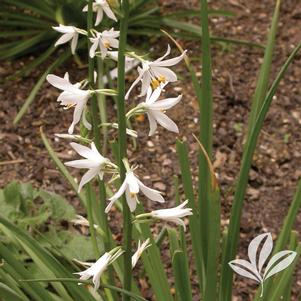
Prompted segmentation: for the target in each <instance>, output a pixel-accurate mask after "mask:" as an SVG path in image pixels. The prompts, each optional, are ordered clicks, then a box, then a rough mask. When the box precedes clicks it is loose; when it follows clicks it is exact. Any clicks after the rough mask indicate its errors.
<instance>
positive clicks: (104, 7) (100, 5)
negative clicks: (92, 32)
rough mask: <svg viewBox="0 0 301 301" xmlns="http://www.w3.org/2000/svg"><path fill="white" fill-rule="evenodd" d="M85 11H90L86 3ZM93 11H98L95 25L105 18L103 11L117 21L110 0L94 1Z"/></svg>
mask: <svg viewBox="0 0 301 301" xmlns="http://www.w3.org/2000/svg"><path fill="white" fill-rule="evenodd" d="M83 11H84V12H87V11H88V5H86V6H85V7H84V8H83ZM93 11H94V12H96V21H95V26H97V25H99V24H100V22H101V21H102V18H103V13H105V14H106V15H107V16H108V17H109V18H110V19H112V20H114V21H115V22H117V18H116V16H115V15H114V13H113V11H112V9H111V8H110V5H109V3H108V1H106V0H95V1H94V2H93Z"/></svg>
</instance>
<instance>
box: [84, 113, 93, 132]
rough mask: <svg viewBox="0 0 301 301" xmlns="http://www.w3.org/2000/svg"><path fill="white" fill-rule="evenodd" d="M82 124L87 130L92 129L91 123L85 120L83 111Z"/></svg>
mask: <svg viewBox="0 0 301 301" xmlns="http://www.w3.org/2000/svg"><path fill="white" fill-rule="evenodd" d="M82 120H83V125H84V126H85V128H86V129H87V130H89V131H90V130H91V129H92V125H91V123H90V122H89V121H88V120H87V118H86V114H85V113H84V114H83V119H82Z"/></svg>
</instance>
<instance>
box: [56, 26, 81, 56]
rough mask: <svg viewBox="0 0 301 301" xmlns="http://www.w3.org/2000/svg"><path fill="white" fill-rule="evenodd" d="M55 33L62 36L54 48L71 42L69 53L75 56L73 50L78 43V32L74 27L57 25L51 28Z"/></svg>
mask: <svg viewBox="0 0 301 301" xmlns="http://www.w3.org/2000/svg"><path fill="white" fill-rule="evenodd" d="M52 28H53V29H54V30H55V31H57V32H60V33H62V34H63V35H62V36H61V37H60V38H59V39H58V40H57V41H56V43H55V44H54V46H55V47H56V46H58V45H62V44H65V43H67V42H69V41H70V40H71V52H72V54H75V49H76V46H77V42H78V31H77V28H76V27H74V26H65V25H62V24H59V26H53V27H52Z"/></svg>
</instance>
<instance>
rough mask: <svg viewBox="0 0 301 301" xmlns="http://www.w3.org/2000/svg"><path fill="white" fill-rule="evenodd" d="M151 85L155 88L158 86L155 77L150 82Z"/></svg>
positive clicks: (158, 83)
mask: <svg viewBox="0 0 301 301" xmlns="http://www.w3.org/2000/svg"><path fill="white" fill-rule="evenodd" d="M151 85H152V87H153V89H154V90H155V89H157V88H158V87H159V86H160V82H159V81H158V80H156V79H153V80H152V82H151Z"/></svg>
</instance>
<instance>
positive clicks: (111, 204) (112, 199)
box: [105, 180, 127, 213]
mask: <svg viewBox="0 0 301 301" xmlns="http://www.w3.org/2000/svg"><path fill="white" fill-rule="evenodd" d="M126 188H127V182H126V180H124V181H123V183H122V185H121V186H120V188H119V190H118V191H117V192H116V193H115V194H114V195H113V196H112V197H111V198H109V201H110V203H109V204H108V206H107V207H106V209H105V213H108V212H109V211H110V210H111V208H112V206H113V204H114V203H115V202H116V201H117V200H118V199H119V198H120V197H121V196H122V194H123V193H124V192H125V190H126Z"/></svg>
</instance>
